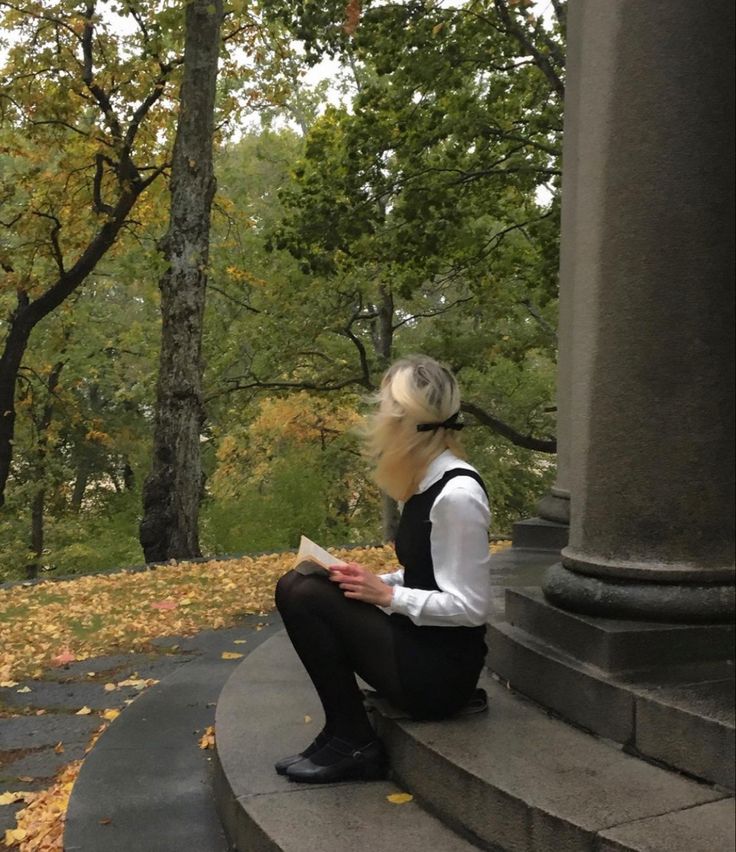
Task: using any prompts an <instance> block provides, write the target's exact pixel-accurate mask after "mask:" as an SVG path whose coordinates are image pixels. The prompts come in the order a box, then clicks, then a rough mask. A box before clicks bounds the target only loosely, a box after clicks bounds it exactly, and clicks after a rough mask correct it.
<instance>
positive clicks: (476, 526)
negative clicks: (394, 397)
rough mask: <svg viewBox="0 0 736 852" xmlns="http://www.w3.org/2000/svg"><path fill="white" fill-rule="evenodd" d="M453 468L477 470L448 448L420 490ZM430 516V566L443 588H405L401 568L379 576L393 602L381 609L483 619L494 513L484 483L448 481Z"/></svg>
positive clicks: (419, 619) (455, 621)
mask: <svg viewBox="0 0 736 852" xmlns="http://www.w3.org/2000/svg"><path fill="white" fill-rule="evenodd" d="M454 468H467V469H468V470H475V468H474V467H473V466H472V465H470V464H468V463H467V462H465V461H463V460H462V459H459V458H458V457H457V456H456V455H455V454H454V453H453V452H452V451H451V450H445V451H444V452H443V453H441V454H440V455H439V456H437V457H436V458H435V459H434V460H433V461H432V462H431V463H430V465H429V467H428V468H427V473H426V475H425V476H424V478H423V479H422V481H421V483H420V484H419V488H418V489H417V492H416V493H417V494H420V493H421V492H422V491H426V490H427V488H429V487H430V485H433V484H434V483H435V482H437V480H438V479H441V478H442V477H443V476H444V474H445V473H447V471H448V470H452V469H454ZM429 520H430V521H431V523H432V531H431V535H430V546H431V552H432V565H433V568H434V576H435V580H436V581H437V585H438V586H439V587H440V590H441V591H434V590H431V589H430V590H426V589H409V588H406V587H405V586H404V569H403V568H400V569H399V570H398V571H394V572H392V573H390V574H379V575H378V576H379V577H380V579H381V580H382V581H383V582H384V583H386V585H388V586H393V587H394V593H393V600H392V601H391V603H390V604H389V606H387V607H379V608H380V609H382V610H383V611H384V612H386V613H391V612H398V613H402V614H403V615H406V616H408V617H409V618H410V619H411V620H412V621H413V622H414V624H418V625H438V626H443V625H444V626H450V625H464V626H468V627H472V626H476V625H480V624H485V622H486V620H487V618H488V614H489V607H490V592H491V575H490V560H491V556H490V552H489V547H488V530H489V527H490V522H491V512H490V507H489V505H488V500H487V498H486V495H485V493H484V491H483V489H482V488H481V487H480V484H479V483H478V482H476V480H474V479H471V478H470V477H468V476H456V477H454V478H453V479H451V480H449V482H447V484H446V485H445V487H444V488H443V489H442V491H441V492H440V493H439V495H438V496H437V499H436V500H435V501H434V504H433V505H432V508H431V510H430V513H429Z"/></svg>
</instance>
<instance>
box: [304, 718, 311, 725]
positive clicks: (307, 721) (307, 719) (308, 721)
mask: <svg viewBox="0 0 736 852" xmlns="http://www.w3.org/2000/svg"><path fill="white" fill-rule="evenodd" d="M311 721H312V717H311V716H305V717H304V724H305V725H308V724H309V723H310V722H311Z"/></svg>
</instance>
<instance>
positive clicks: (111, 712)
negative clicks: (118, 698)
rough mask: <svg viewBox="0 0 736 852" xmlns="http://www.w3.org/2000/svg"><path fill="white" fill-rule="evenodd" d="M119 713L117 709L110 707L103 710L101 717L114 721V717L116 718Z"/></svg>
mask: <svg viewBox="0 0 736 852" xmlns="http://www.w3.org/2000/svg"><path fill="white" fill-rule="evenodd" d="M119 715H120V711H119V710H116V709H115V708H111V709H110V710H105V712H104V713H103V714H102V718H103V719H107V720H108V721H110V722H114V721H115V719H117V718H118V716H119Z"/></svg>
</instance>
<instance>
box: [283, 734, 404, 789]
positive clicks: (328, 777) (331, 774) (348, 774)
mask: <svg viewBox="0 0 736 852" xmlns="http://www.w3.org/2000/svg"><path fill="white" fill-rule="evenodd" d="M322 750H329V751H330V755H329V757H330V758H335V757H337V759H336V760H335V762H334V763H331V764H330V765H329V766H320V765H319V764H317V763H314V762H313V761H312V760H311V759H310V758H309V757H305V758H304V759H303V760H300V761H299V762H298V763H292V764H291V766H289V767H288V768H287V770H286V777H287V778H288V779H289V780H290V781H301V782H304V783H306V784H329V783H331V782H334V781H378V780H379V779H381V778H385V777H386V775H387V773H388V759H387V757H386V750H385V749H384V747H383V743H382V742H381V741H380V740H373V741H372V742H370V743H367V744H366V745H364V746H360V748H357V747H356V746H354V745H353V744H351V743H349V742H346V741H345V740H341V739H339V738H338V737H332V738H331V739H330V741H329V742H328V743H327V745H325V746H324V747H323V749H322Z"/></svg>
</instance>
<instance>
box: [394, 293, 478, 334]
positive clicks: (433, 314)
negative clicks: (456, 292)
mask: <svg viewBox="0 0 736 852" xmlns="http://www.w3.org/2000/svg"><path fill="white" fill-rule="evenodd" d="M472 300H473V297H472V296H466V297H465V298H462V299H455V301H454V302H451V303H450V304H449V305H446V306H445V307H444V308H442V309H441V310H438V311H430V312H429V313H426V314H412V315H411V316H410V317H406V319H403V320H401V322H399V323H397V324H396V325H394V326H393V330H394V331H396V329H397V328H401V326H402V325H406V323H408V322H411V321H412V320H415V319H419V318H420V317H421V318H426V317H438V316H439V315H440V314H446V313H447V312H448V311H451V310H452V309H453V308H454V307H455V306H456V305H460V304H462V303H463V302H472Z"/></svg>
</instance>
